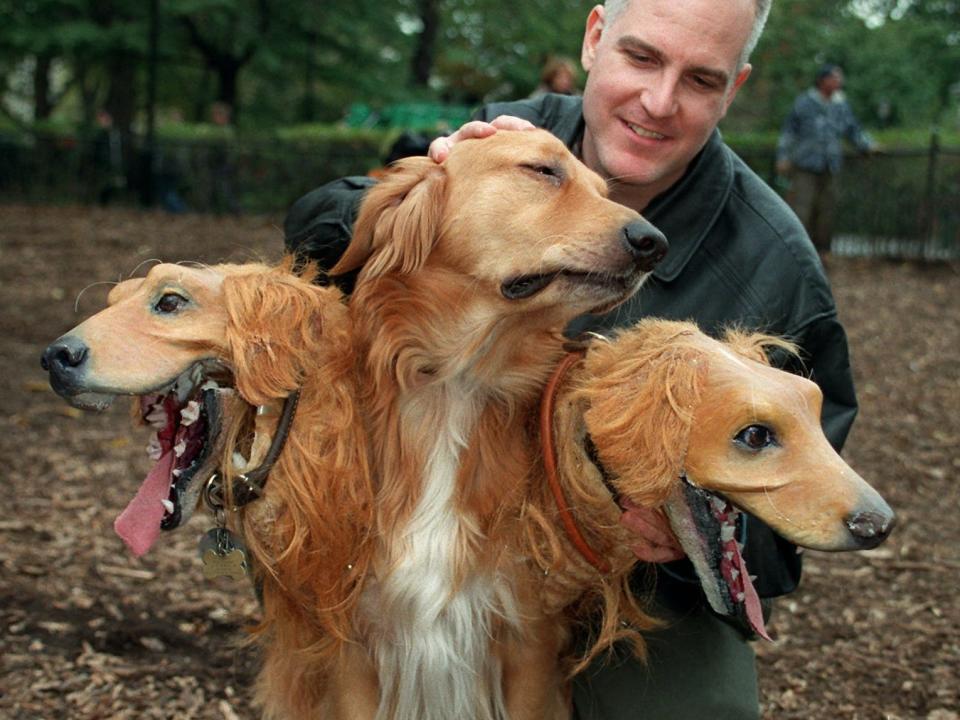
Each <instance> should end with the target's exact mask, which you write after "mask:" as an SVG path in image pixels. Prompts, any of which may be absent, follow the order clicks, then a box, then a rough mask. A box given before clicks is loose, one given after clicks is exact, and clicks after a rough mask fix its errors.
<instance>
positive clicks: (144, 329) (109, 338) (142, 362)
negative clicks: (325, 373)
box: [42, 264, 344, 554]
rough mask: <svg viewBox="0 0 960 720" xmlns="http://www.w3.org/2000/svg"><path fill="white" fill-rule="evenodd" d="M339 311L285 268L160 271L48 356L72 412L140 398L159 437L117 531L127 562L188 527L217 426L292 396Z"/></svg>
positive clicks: (111, 302)
mask: <svg viewBox="0 0 960 720" xmlns="http://www.w3.org/2000/svg"><path fill="white" fill-rule="evenodd" d="M343 312H344V309H343V306H342V303H341V302H340V298H339V294H338V293H337V291H335V290H332V289H328V288H319V287H317V286H315V285H313V284H311V282H310V280H309V278H306V277H305V278H300V277H297V276H295V275H293V274H292V273H290V272H289V271H288V269H287V268H285V267H280V268H270V267H267V266H264V265H257V264H249V265H218V266H212V267H202V268H201V267H188V266H183V265H172V264H162V265H157V266H155V267H153V268H152V269H151V270H150V272H149V273H148V274H147V276H146V277H144V278H136V279H131V280H127V281H124V282H122V283H120V284H118V285H117V286H116V287H115V288H114V289H113V290H112V291H111V293H110V295H109V298H108V307H107V308H105V309H104V310H102V311H100V312H99V313H97V314H96V315H94V316H92V317H90V318H88V319H87V320H86V321H84V322H83V323H81V324H80V325H78V326H77V327H76V328H74V329H73V330H71V331H69V332H68V333H66V334H65V335H63V336H62V337H60V338H58V339H57V340H56V341H54V342H53V343H51V344H50V345H49V346H48V347H47V348H46V350H45V351H44V353H43V358H42V364H43V366H44V368H45V369H46V370H47V371H48V373H49V377H50V384H51V386H52V387H53V389H54V390H55V391H56V392H57V393H58V394H59V395H61V396H62V397H64V398H65V399H66V400H67V401H68V402H70V403H71V404H73V405H74V406H76V407H80V408H83V409H95V410H102V409H105V408H107V407H109V406H110V404H111V403H112V402H113V400H114V398H115V396H117V395H127V396H138V398H139V400H138V413H137V415H138V417H139V418H140V419H141V420H142V421H143V422H144V423H146V424H148V425H150V426H152V427H153V428H154V430H155V431H156V434H155V436H154V437H153V439H152V441H151V447H150V452H151V455H152V456H153V458H154V459H155V460H157V465H156V466H155V467H154V469H153V470H151V472H150V474H149V475H148V477H147V480H146V481H145V483H144V486H143V487H142V488H141V491H140V493H138V497H137V499H136V500H135V501H134V502H133V503H131V506H130V508H128V509H130V510H131V511H133V516H131V517H132V519H131V520H130V522H129V525H130V526H131V527H130V531H129V533H127V534H124V532H121V528H120V527H119V526H118V532H121V535H122V536H123V537H124V539H125V540H127V542H128V544H130V545H131V548H132V549H133V550H134V552H135V553H137V554H142V553H143V552H146V550H147V549H148V548H149V547H150V545H151V544H152V542H153V541H154V540H155V539H156V533H157V532H158V531H159V529H160V528H163V529H173V528H175V527H178V526H179V525H181V524H183V523H184V522H185V521H186V520H187V519H188V518H189V517H190V515H191V513H192V512H193V510H194V508H195V506H196V502H197V499H198V497H199V494H200V490H201V489H202V484H203V482H204V481H205V480H206V479H207V478H208V477H209V475H210V474H211V472H212V471H213V469H214V468H215V467H216V465H217V463H218V462H219V461H220V455H221V451H222V450H223V444H224V442H225V436H226V434H227V433H226V432H225V425H226V424H227V423H230V422H233V421H235V420H236V418H237V416H238V415H239V414H241V413H242V412H244V410H245V409H249V408H250V407H251V406H260V405H266V404H269V403H271V402H274V401H277V400H280V399H282V398H284V397H285V396H286V395H287V394H289V393H290V392H291V391H293V390H295V389H296V388H297V387H298V386H299V384H300V382H301V379H302V375H303V370H304V369H305V368H308V367H312V366H313V365H314V364H315V363H317V362H318V360H317V357H318V353H320V352H321V348H322V347H323V342H322V338H323V335H324V332H325V330H328V329H330V328H332V327H336V326H337V325H338V323H336V322H333V321H332V317H333V315H335V314H338V313H340V314H342V313H343ZM122 517H123V516H122ZM127 524H128V523H127V521H123V522H121V525H123V526H124V527H126V526H127Z"/></svg>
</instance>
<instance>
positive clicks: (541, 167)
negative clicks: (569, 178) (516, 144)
mask: <svg viewBox="0 0 960 720" xmlns="http://www.w3.org/2000/svg"><path fill="white" fill-rule="evenodd" d="M520 167H521V168H523V169H524V170H526V171H527V172H530V173H533V174H535V175H538V176H539V177H541V178H543V179H545V180H547V181H549V182H551V183H553V184H554V185H557V186H558V187H559V186H560V185H561V184H562V183H563V181H564V179H565V175H564V172H563V168H561V167H560V166H558V165H548V164H546V163H524V164H522V165H520Z"/></svg>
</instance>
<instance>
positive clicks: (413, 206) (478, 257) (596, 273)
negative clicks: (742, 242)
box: [332, 131, 666, 374]
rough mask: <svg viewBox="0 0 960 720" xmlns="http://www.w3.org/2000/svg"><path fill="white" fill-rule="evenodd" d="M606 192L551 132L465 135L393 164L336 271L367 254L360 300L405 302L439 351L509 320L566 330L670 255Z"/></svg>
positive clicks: (387, 306)
mask: <svg viewBox="0 0 960 720" xmlns="http://www.w3.org/2000/svg"><path fill="white" fill-rule="evenodd" d="M606 195H607V191H606V186H605V184H604V182H603V181H602V180H601V179H600V177H599V176H597V175H596V174H594V173H592V172H591V171H590V170H588V169H587V168H586V166H584V165H583V164H582V163H580V162H579V161H577V160H576V158H574V156H573V155H572V154H571V153H570V152H569V150H567V148H566V147H565V146H564V145H563V144H562V143H561V142H560V141H559V140H557V139H556V138H554V137H553V136H552V135H550V134H549V133H547V132H545V131H525V132H498V133H497V134H496V135H494V136H492V137H490V138H486V139H484V140H469V141H464V142H462V143H458V144H457V145H456V146H455V147H454V149H453V151H452V152H451V154H450V156H449V158H448V159H447V160H446V161H445V162H444V163H443V164H442V165H438V164H436V163H434V162H433V161H431V160H429V159H427V158H407V159H404V160H401V161H399V162H398V163H397V164H396V165H394V166H392V167H391V169H390V171H389V172H388V173H387V174H386V176H385V177H384V178H383V179H382V180H381V181H380V182H379V183H378V184H377V185H376V186H375V187H373V188H372V189H371V190H370V191H369V192H368V194H367V196H366V198H365V199H364V202H363V204H362V205H361V208H360V213H359V216H358V218H357V223H356V225H355V228H354V236H353V239H352V241H351V244H350V247H349V248H348V250H347V252H346V254H345V255H344V256H343V258H342V259H341V260H340V262H339V263H338V264H337V265H336V266H335V267H334V269H333V271H332V272H333V274H335V275H336V274H340V273H344V272H347V271H349V270H352V269H356V268H358V267H360V266H361V265H362V266H363V269H362V271H361V273H360V275H359V280H358V285H357V291H356V292H355V295H354V299H352V300H351V303H354V302H356V303H358V304H360V305H363V306H364V307H371V306H376V307H377V308H380V310H381V312H380V313H378V322H383V321H384V318H388V319H387V321H386V322H387V323H390V322H395V323H396V324H397V325H398V326H399V325H403V320H402V319H401V318H400V317H398V315H399V313H398V312H391V307H393V308H398V307H401V306H402V307H403V313H404V314H407V315H411V316H414V317H415V318H416V326H417V327H416V329H415V330H413V329H410V328H406V334H410V333H414V332H416V333H419V334H421V335H427V336H429V338H425V341H424V342H423V343H422V344H423V345H424V346H426V347H430V348H435V349H436V354H438V355H444V354H446V355H456V354H457V353H456V352H454V351H453V350H451V349H450V348H449V346H450V345H451V343H456V344H457V345H459V346H464V345H467V346H475V343H484V344H485V346H488V341H489V340H490V337H489V336H488V335H486V334H485V333H484V332H483V331H481V330H479V328H486V327H489V326H490V325H492V324H496V323H499V324H500V325H501V329H503V326H504V325H509V323H508V322H501V321H503V320H505V319H506V318H509V317H518V316H525V317H526V320H525V321H524V323H525V327H526V328H542V329H549V330H551V331H557V330H559V329H562V328H563V327H564V325H565V324H566V323H567V322H569V320H570V319H572V318H573V317H576V316H577V315H580V314H582V313H584V312H590V311H598V310H603V309H607V308H610V307H612V306H614V305H616V304H617V303H619V302H621V301H622V300H624V299H625V298H626V297H628V296H629V295H630V294H632V293H633V292H634V291H635V290H636V289H637V288H638V287H639V285H640V283H641V282H642V280H643V279H644V277H645V276H646V275H647V273H648V272H649V271H650V270H651V269H652V268H653V267H654V265H655V264H656V263H657V262H658V261H659V260H660V259H661V258H662V257H663V256H664V254H665V253H666V241H665V240H664V238H663V236H662V235H661V234H660V233H659V231H657V230H656V229H655V228H654V227H653V226H652V225H650V224H649V223H647V222H646V221H644V220H643V219H642V218H641V217H640V216H639V215H638V214H637V213H636V212H634V211H632V210H630V209H628V208H626V207H623V206H622V205H618V204H616V203H614V202H612V201H610V200H609V199H607V197H606ZM531 313H533V314H536V315H537V317H536V319H535V320H534V321H533V322H531V320H530V314H531ZM451 325H453V326H454V327H451ZM403 334H405V332H404V331H403V330H400V331H398V332H394V333H392V335H393V336H398V335H403ZM478 336H482V337H478ZM500 339H502V335H501V336H500ZM446 350H450V351H449V352H445V351H446ZM429 370H430V372H431V373H433V374H436V373H437V372H440V370H439V369H438V368H436V367H431V368H430V369H429Z"/></svg>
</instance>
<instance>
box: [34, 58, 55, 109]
mask: <svg viewBox="0 0 960 720" xmlns="http://www.w3.org/2000/svg"><path fill="white" fill-rule="evenodd" d="M52 66H53V55H51V54H50V53H41V54H40V55H37V64H36V67H34V69H33V120H34V122H37V121H38V120H46V119H47V118H49V117H50V113H51V112H53V103H52V102H51V100H50V69H51V68H52Z"/></svg>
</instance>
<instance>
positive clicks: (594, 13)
mask: <svg viewBox="0 0 960 720" xmlns="http://www.w3.org/2000/svg"><path fill="white" fill-rule="evenodd" d="M605 19H606V11H605V10H604V7H603V5H595V6H594V8H593V10H591V11H590V14H589V15H588V16H587V27H586V29H585V30H584V33H583V45H582V46H581V48H580V64H581V65H583V69H584V70H585V71H586V72H590V68H592V67H593V61H594V59H595V58H596V56H597V44H598V43H599V42H600V36H601V35H602V34H603V25H604V20H605Z"/></svg>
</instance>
